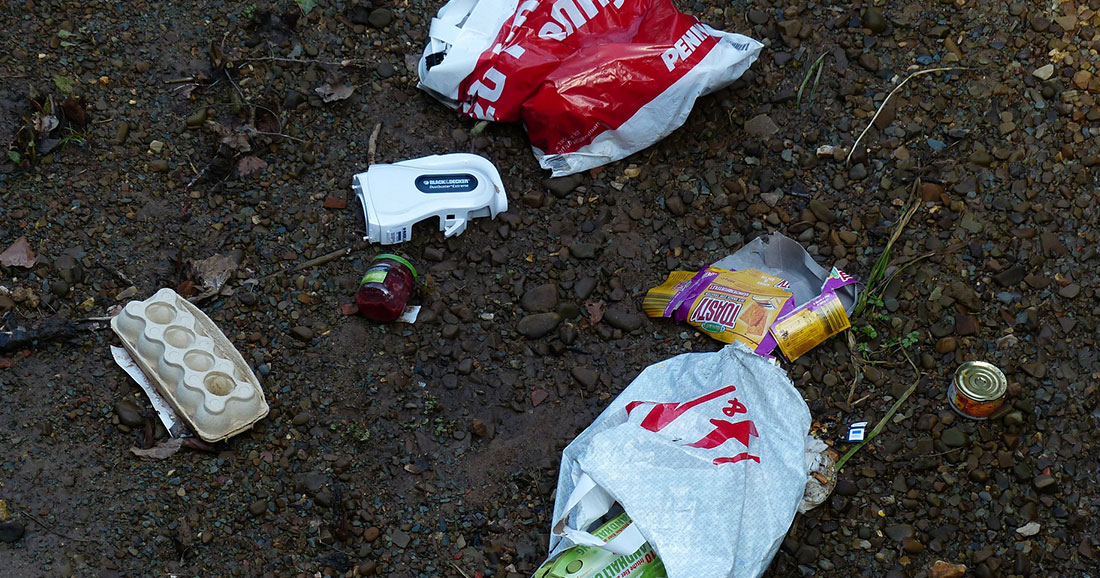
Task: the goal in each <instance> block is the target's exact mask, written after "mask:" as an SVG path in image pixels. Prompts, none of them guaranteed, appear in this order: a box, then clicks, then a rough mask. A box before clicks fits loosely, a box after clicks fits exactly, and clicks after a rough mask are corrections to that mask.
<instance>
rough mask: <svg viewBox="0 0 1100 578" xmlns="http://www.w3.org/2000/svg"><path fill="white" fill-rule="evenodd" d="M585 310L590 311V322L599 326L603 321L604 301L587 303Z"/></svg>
mask: <svg viewBox="0 0 1100 578" xmlns="http://www.w3.org/2000/svg"><path fill="white" fill-rule="evenodd" d="M584 308H585V309H586V310H587V311H588V320H589V321H590V322H591V323H592V324H593V325H595V324H597V323H599V322H600V320H601V319H603V312H604V309H605V305H604V302H603V300H602V299H601V300H598V301H586V302H585V303H584Z"/></svg>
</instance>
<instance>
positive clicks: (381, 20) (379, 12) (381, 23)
mask: <svg viewBox="0 0 1100 578" xmlns="http://www.w3.org/2000/svg"><path fill="white" fill-rule="evenodd" d="M367 22H368V23H369V24H370V25H371V26H373V27H375V28H385V27H387V26H389V25H390V22H393V11H392V10H390V9H389V8H376V9H374V10H372V11H371V13H370V16H368V17H367Z"/></svg>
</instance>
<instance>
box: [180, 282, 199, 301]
mask: <svg viewBox="0 0 1100 578" xmlns="http://www.w3.org/2000/svg"><path fill="white" fill-rule="evenodd" d="M197 292H198V289H196V287H195V282H194V281H190V280H188V281H184V282H183V283H180V284H179V286H178V287H176V293H179V294H180V295H183V296H184V297H191V296H192V295H194V294H195V293H197Z"/></svg>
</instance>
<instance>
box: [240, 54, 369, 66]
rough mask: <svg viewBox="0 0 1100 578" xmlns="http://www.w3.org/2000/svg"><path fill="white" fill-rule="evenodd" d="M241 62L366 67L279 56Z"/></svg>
mask: <svg viewBox="0 0 1100 578" xmlns="http://www.w3.org/2000/svg"><path fill="white" fill-rule="evenodd" d="M241 62H292V63H295V64H318V65H321V66H341V67H344V66H366V65H365V64H362V63H360V62H358V61H355V60H350V59H349V60H341V61H340V62H335V61H331V60H315V59H311V58H280V57H277V56H263V57H260V58H244V59H241Z"/></svg>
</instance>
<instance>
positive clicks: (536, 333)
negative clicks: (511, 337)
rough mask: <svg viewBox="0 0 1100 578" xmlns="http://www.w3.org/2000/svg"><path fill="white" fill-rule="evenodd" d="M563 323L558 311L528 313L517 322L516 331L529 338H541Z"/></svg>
mask: <svg viewBox="0 0 1100 578" xmlns="http://www.w3.org/2000/svg"><path fill="white" fill-rule="evenodd" d="M559 323H561V315H558V314H557V313H536V314H534V315H528V316H526V317H524V318H523V319H520V320H519V323H517V324H516V331H517V332H518V333H519V334H520V335H522V336H524V337H526V338H527V339H539V338H540V337H544V336H546V335H547V334H548V333H550V332H551V331H553V330H554V329H555V328H556V327H557V326H558V324H559Z"/></svg>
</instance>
